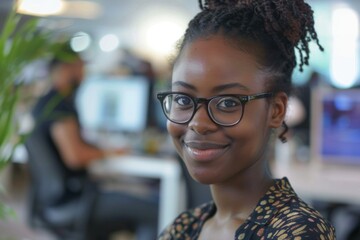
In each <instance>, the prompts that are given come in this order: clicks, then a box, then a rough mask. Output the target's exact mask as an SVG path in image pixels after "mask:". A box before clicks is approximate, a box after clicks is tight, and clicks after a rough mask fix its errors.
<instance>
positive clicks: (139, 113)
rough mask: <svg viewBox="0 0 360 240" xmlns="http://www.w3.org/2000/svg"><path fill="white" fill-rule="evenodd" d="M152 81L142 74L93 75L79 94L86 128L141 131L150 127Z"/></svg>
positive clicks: (78, 103)
mask: <svg viewBox="0 0 360 240" xmlns="http://www.w3.org/2000/svg"><path fill="white" fill-rule="evenodd" d="M149 87H150V86H149V81H148V80H147V79H146V78H145V77H140V76H91V77H88V78H87V79H86V80H85V81H84V82H83V84H82V85H81V88H80V89H79V92H78V94H77V106H78V111H79V119H80V122H81V125H82V126H83V127H84V128H86V129H91V130H105V131H110V132H123V133H139V132H142V131H144V130H145V128H146V127H147V120H148V119H147V114H148V107H149Z"/></svg>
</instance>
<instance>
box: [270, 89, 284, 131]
mask: <svg viewBox="0 0 360 240" xmlns="http://www.w3.org/2000/svg"><path fill="white" fill-rule="evenodd" d="M287 104H288V96H287V94H286V93H284V92H279V93H276V94H275V96H274V97H273V99H272V101H271V106H270V108H271V109H270V111H269V114H270V116H269V117H270V118H269V119H270V121H269V127H271V128H279V127H281V125H282V123H283V121H284V119H285V115H286V109H287Z"/></svg>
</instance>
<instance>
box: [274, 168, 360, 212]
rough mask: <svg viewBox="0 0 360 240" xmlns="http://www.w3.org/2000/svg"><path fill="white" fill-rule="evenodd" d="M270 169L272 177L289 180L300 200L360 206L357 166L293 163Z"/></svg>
mask: <svg viewBox="0 0 360 240" xmlns="http://www.w3.org/2000/svg"><path fill="white" fill-rule="evenodd" d="M279 165H280V164H278V165H276V164H275V165H274V166H273V168H272V170H273V174H274V176H275V177H277V178H280V177H283V176H286V177H288V179H289V181H290V183H291V185H292V186H293V188H294V190H295V192H297V193H298V195H299V196H300V197H302V198H304V199H305V198H306V199H309V200H322V201H331V202H339V203H346V204H354V205H360V166H354V167H351V166H335V165H332V166H330V165H328V166H322V165H317V164H296V163H290V164H288V165H286V164H285V165H283V166H279Z"/></svg>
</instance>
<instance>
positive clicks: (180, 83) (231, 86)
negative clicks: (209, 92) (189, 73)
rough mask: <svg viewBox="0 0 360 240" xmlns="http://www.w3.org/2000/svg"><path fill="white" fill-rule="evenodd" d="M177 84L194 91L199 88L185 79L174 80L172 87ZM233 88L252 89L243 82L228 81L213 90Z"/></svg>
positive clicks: (219, 90)
mask: <svg viewBox="0 0 360 240" xmlns="http://www.w3.org/2000/svg"><path fill="white" fill-rule="evenodd" d="M175 86H181V87H184V88H187V89H190V90H194V91H196V90H197V89H196V87H194V86H193V85H191V84H188V83H186V82H183V81H176V82H173V83H172V84H171V87H175ZM231 88H237V89H240V90H243V91H250V89H249V88H248V87H246V86H245V85H243V84H240V83H227V84H223V85H219V86H216V87H214V89H213V92H221V91H224V90H228V89H231Z"/></svg>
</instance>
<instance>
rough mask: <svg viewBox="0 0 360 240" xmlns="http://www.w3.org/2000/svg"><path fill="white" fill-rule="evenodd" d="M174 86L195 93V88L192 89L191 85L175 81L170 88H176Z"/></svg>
mask: <svg viewBox="0 0 360 240" xmlns="http://www.w3.org/2000/svg"><path fill="white" fill-rule="evenodd" d="M176 86H180V87H184V88H188V89H191V90H194V91H196V87H194V86H193V85H190V84H188V83H186V82H183V81H176V82H173V83H172V84H171V87H176Z"/></svg>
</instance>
